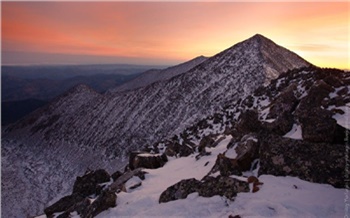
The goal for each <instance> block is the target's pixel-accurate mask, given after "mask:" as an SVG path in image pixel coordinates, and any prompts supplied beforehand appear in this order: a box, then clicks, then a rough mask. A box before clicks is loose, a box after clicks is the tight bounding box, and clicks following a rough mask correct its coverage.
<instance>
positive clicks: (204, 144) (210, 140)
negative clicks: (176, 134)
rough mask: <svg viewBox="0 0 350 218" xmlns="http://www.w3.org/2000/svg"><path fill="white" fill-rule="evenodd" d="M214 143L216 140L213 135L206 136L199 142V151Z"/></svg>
mask: <svg viewBox="0 0 350 218" xmlns="http://www.w3.org/2000/svg"><path fill="white" fill-rule="evenodd" d="M214 143H215V140H214V139H213V138H212V137H211V136H205V137H203V138H202V140H201V141H200V142H199V145H198V151H199V152H202V151H205V148H206V147H212V146H213V144H214ZM213 147H215V146H213Z"/></svg>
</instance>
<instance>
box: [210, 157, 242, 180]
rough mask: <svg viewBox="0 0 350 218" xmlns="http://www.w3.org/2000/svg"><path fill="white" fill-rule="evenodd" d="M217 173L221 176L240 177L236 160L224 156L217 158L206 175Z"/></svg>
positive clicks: (240, 171) (239, 169) (240, 173)
mask: <svg viewBox="0 0 350 218" xmlns="http://www.w3.org/2000/svg"><path fill="white" fill-rule="evenodd" d="M218 171H219V172H220V175H222V176H230V175H233V174H234V175H242V169H241V168H240V167H239V166H238V163H237V160H236V159H231V158H228V157H226V156H225V155H224V154H219V155H218V156H217V158H216V161H215V164H214V166H213V168H212V169H211V170H210V172H209V173H208V175H210V174H213V173H216V172H218Z"/></svg>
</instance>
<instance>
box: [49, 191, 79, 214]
mask: <svg viewBox="0 0 350 218" xmlns="http://www.w3.org/2000/svg"><path fill="white" fill-rule="evenodd" d="M82 200H84V197H82V196H81V195H79V194H72V195H69V196H66V197H63V198H61V199H60V200H59V201H57V202H56V203H54V204H53V205H51V206H49V207H47V208H45V209H44V212H45V214H46V216H48V217H50V216H51V215H52V214H54V213H56V212H62V211H66V210H68V209H69V208H70V207H72V206H73V205H74V204H76V203H78V202H81V201H82Z"/></svg>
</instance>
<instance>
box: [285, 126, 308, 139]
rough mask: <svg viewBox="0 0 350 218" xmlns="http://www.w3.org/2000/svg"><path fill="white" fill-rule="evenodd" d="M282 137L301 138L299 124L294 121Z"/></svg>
mask: <svg viewBox="0 0 350 218" xmlns="http://www.w3.org/2000/svg"><path fill="white" fill-rule="evenodd" d="M283 137H286V138H291V139H303V136H302V130H301V126H300V125H298V124H295V123H294V124H293V127H292V129H291V130H290V131H289V132H288V133H287V134H285V135H284V136H283Z"/></svg>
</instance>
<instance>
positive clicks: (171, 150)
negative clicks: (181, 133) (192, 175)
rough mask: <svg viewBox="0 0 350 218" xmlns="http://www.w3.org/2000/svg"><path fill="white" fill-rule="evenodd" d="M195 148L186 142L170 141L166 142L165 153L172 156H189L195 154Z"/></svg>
mask: <svg viewBox="0 0 350 218" xmlns="http://www.w3.org/2000/svg"><path fill="white" fill-rule="evenodd" d="M193 152H194V149H193V148H192V147H191V146H188V145H186V144H185V143H183V144H180V143H178V142H171V141H168V142H167V143H166V149H165V154H166V155H167V156H170V157H174V156H178V157H187V156H189V155H191V154H193Z"/></svg>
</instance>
